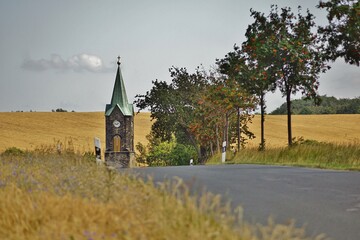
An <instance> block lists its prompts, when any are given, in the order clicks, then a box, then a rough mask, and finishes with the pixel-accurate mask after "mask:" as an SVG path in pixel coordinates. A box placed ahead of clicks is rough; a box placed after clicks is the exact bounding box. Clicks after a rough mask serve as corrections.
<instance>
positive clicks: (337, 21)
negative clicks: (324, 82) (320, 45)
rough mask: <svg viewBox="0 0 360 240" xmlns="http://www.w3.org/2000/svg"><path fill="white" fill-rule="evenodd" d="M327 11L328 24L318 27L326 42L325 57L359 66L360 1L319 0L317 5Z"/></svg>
mask: <svg viewBox="0 0 360 240" xmlns="http://www.w3.org/2000/svg"><path fill="white" fill-rule="evenodd" d="M317 7H318V8H321V9H326V10H327V11H328V14H327V19H328V25H327V26H324V27H319V29H318V32H319V33H320V35H321V36H322V40H323V41H324V42H326V43H327V47H326V53H327V55H326V59H327V60H332V61H335V60H336V59H337V58H338V57H343V58H344V60H345V62H347V63H350V64H353V65H357V66H359V61H360V2H359V1H358V0H328V1H320V2H319V5H318V6H317Z"/></svg>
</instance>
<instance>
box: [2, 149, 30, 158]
mask: <svg viewBox="0 0 360 240" xmlns="http://www.w3.org/2000/svg"><path fill="white" fill-rule="evenodd" d="M24 154H25V151H23V150H21V149H20V148H17V147H10V148H7V149H6V150H5V151H4V152H3V153H2V155H4V156H22V155H24Z"/></svg>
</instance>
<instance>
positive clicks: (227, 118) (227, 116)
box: [224, 113, 229, 148]
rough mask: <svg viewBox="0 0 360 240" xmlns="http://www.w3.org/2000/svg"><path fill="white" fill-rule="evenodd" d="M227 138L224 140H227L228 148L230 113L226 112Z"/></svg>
mask: <svg viewBox="0 0 360 240" xmlns="http://www.w3.org/2000/svg"><path fill="white" fill-rule="evenodd" d="M224 136H225V138H224V141H226V148H227V146H228V145H229V114H228V113H226V115H225V135H224Z"/></svg>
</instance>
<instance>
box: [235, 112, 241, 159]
mask: <svg viewBox="0 0 360 240" xmlns="http://www.w3.org/2000/svg"><path fill="white" fill-rule="evenodd" d="M240 117H241V116H240V108H238V109H237V126H236V127H237V151H238V152H239V151H240V141H241V121H240Z"/></svg>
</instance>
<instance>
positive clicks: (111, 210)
mask: <svg viewBox="0 0 360 240" xmlns="http://www.w3.org/2000/svg"><path fill="white" fill-rule="evenodd" d="M241 213H242V211H241V208H238V211H236V212H233V211H232V210H231V209H230V206H229V205H224V204H222V201H221V199H220V196H219V195H214V194H211V193H204V194H202V195H201V196H193V195H191V194H190V193H189V190H188V188H187V187H186V185H185V184H183V183H182V181H181V180H177V181H174V182H173V183H163V184H161V185H160V186H158V187H155V186H154V185H153V184H152V181H148V182H144V181H142V180H141V179H138V178H136V177H134V176H133V175H129V174H126V173H125V172H122V173H118V172H115V171H114V170H111V169H108V168H106V167H105V166H97V165H96V164H95V163H94V162H93V156H91V155H90V154H86V155H78V154H74V153H72V152H70V151H65V152H63V153H61V154H59V153H57V152H54V151H33V152H24V151H17V150H16V149H12V150H10V151H7V152H6V153H3V154H2V155H0V239H187V240H188V239H252V240H253V239H254V240H256V239H310V238H306V237H305V234H304V230H303V229H297V228H295V227H294V226H293V225H288V226H284V225H276V224H275V223H273V222H269V224H268V225H267V226H252V225H248V224H246V223H245V222H244V221H242V214H241ZM321 238H322V237H321V236H319V237H317V238H316V239H321Z"/></svg>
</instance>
